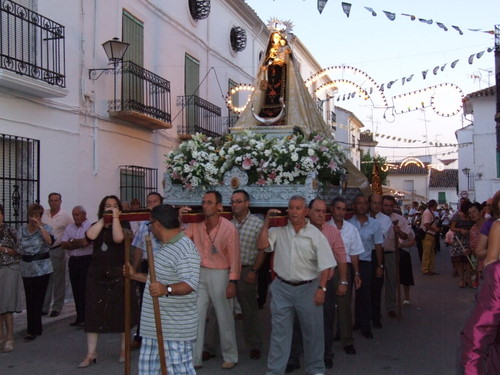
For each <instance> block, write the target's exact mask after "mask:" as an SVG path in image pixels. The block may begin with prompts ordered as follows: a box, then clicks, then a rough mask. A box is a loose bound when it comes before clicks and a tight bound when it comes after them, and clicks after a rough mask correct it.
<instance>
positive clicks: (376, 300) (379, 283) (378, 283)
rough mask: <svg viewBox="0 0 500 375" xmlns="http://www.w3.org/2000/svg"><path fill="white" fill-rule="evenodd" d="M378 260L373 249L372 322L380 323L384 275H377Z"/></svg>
mask: <svg viewBox="0 0 500 375" xmlns="http://www.w3.org/2000/svg"><path fill="white" fill-rule="evenodd" d="M377 267H378V260H377V257H376V255H375V250H373V251H372V288H371V296H372V322H374V323H377V324H378V323H380V320H381V318H382V315H381V312H380V304H381V302H380V301H381V299H382V288H383V287H384V277H383V276H382V277H377Z"/></svg>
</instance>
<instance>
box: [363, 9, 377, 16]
mask: <svg viewBox="0 0 500 375" xmlns="http://www.w3.org/2000/svg"><path fill="white" fill-rule="evenodd" d="M365 9H366V10H367V11H368V12H370V13H371V14H372V16H373V17H376V16H377V13H376V12H375V11H374V10H373V8H370V7H365Z"/></svg>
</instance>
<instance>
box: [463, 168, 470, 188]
mask: <svg viewBox="0 0 500 375" xmlns="http://www.w3.org/2000/svg"><path fill="white" fill-rule="evenodd" d="M462 172H463V174H464V175H465V176H467V190H470V185H469V174H470V169H469V168H463V169H462Z"/></svg>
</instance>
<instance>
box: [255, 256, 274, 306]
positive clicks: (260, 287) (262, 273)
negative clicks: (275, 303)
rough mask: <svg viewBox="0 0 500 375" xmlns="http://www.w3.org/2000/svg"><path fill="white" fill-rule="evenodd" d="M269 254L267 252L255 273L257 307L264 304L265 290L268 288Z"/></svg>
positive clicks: (269, 275) (269, 277) (269, 273)
mask: <svg viewBox="0 0 500 375" xmlns="http://www.w3.org/2000/svg"><path fill="white" fill-rule="evenodd" d="M270 263H271V256H270V255H269V254H267V256H266V259H265V260H264V263H262V266H261V267H260V269H259V272H258V273H257V303H258V304H259V309H262V308H263V307H264V305H265V304H266V300H267V292H268V289H269V283H270V280H271V265H270Z"/></svg>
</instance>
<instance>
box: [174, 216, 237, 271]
mask: <svg viewBox="0 0 500 375" xmlns="http://www.w3.org/2000/svg"><path fill="white" fill-rule="evenodd" d="M184 233H185V234H186V236H188V237H189V238H190V239H191V240H193V242H194V244H195V245H196V248H197V249H198V251H199V253H200V256H201V266H202V267H206V268H213V269H219V270H226V269H229V280H239V278H240V272H241V259H240V236H239V235H238V231H237V230H236V227H235V226H234V224H233V223H231V222H230V221H229V220H227V219H225V218H223V217H222V216H220V217H219V223H218V224H217V226H216V227H215V228H213V229H212V231H211V232H210V234H209V233H208V232H207V225H206V222H205V221H203V222H201V223H191V224H189V225H188V227H187V228H186V229H185V230H184Z"/></svg>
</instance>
